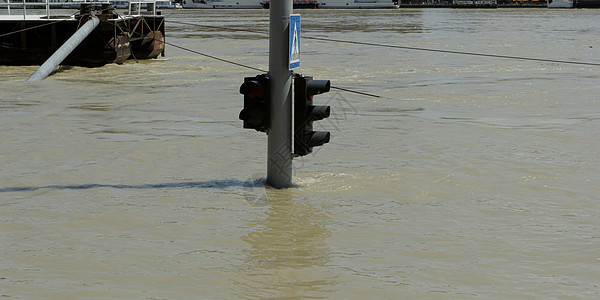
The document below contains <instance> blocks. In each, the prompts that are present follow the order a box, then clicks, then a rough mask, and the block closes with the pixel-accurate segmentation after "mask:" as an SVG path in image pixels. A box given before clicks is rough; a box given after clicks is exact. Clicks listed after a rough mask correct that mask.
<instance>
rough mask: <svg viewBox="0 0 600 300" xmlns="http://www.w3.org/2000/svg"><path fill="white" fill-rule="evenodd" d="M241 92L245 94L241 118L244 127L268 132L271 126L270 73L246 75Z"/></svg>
mask: <svg viewBox="0 0 600 300" xmlns="http://www.w3.org/2000/svg"><path fill="white" fill-rule="evenodd" d="M240 94H243V95H244V109H242V111H241V112H240V116H239V118H240V120H243V121H244V128H249V129H255V130H256V131H262V132H267V131H268V130H269V129H270V128H271V119H270V109H269V107H270V102H271V79H270V77H269V75H268V74H260V75H256V76H254V77H245V78H244V83H242V85H241V86H240Z"/></svg>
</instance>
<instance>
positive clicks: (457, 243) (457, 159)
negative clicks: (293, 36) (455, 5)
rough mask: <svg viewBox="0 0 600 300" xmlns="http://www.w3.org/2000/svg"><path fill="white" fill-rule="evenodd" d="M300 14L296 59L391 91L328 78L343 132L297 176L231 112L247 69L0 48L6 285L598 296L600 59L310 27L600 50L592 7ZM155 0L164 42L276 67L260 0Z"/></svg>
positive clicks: (143, 294)
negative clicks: (202, 5) (246, 3)
mask: <svg viewBox="0 0 600 300" xmlns="http://www.w3.org/2000/svg"><path fill="white" fill-rule="evenodd" d="M296 13H299V14H301V16H302V37H303V38H302V40H301V43H302V44H301V51H302V52H301V66H300V69H299V70H298V72H299V73H303V74H306V75H311V76H314V78H315V79H329V80H331V84H332V86H336V87H341V88H345V89H351V90H357V91H360V92H365V93H371V94H375V95H378V96H380V97H379V98H375V97H369V96H365V95H359V94H353V93H348V92H344V91H341V90H335V89H332V91H331V92H329V93H327V94H323V95H319V96H315V102H317V104H327V105H330V106H331V109H332V116H331V117H330V118H329V119H326V120H322V121H319V122H317V123H315V127H316V128H318V130H327V131H330V132H331V142H330V143H329V144H326V145H324V146H322V147H319V148H315V152H314V153H313V154H312V155H309V156H305V157H303V158H299V159H294V169H293V170H294V177H293V183H294V185H295V186H294V187H293V188H289V189H285V190H274V189H270V188H265V187H264V185H263V182H264V178H265V177H266V143H267V139H266V136H265V135H264V134H262V133H258V132H255V131H253V130H244V129H243V128H242V121H240V120H239V119H238V114H239V112H240V110H241V109H242V106H243V96H242V95H240V94H239V86H240V85H241V84H242V82H243V78H244V77H247V76H254V75H256V74H258V73H259V72H258V71H255V70H251V69H246V68H243V67H240V66H238V65H233V64H228V63H224V62H222V61H218V60H214V59H210V58H208V57H206V56H203V55H199V54H197V53H192V52H189V51H185V50H183V49H181V48H176V47H173V46H170V45H167V47H166V57H163V58H159V59H157V60H149V61H139V62H138V63H136V62H135V61H128V62H127V63H125V64H123V65H107V66H104V67H101V68H93V69H90V68H80V67H64V68H62V69H60V70H59V72H57V73H56V74H53V75H52V76H50V77H48V78H47V79H45V80H43V81H40V82H25V80H26V79H27V78H28V77H29V76H30V75H31V74H32V73H33V72H35V70H36V69H37V67H36V66H25V67H12V66H11V67H9V66H0V80H1V81H2V83H0V120H2V126H1V127H0V295H2V297H3V298H6V299H13V298H14V299H65V298H71V299H86V298H98V299H102V298H105V299H114V298H121V299H190V298H191V299H196V298H200V299H265V298H274V299H298V298H306V299H318V298H323V299H398V298H405V299H474V298H479V299H481V298H483V299H597V298H598V297H599V296H600V295H599V294H600V286H599V283H598V282H600V253H599V252H598V249H599V247H600V196H599V195H600V187H599V185H598V183H599V182H600V175H598V170H599V169H600V155H599V154H598V149H600V67H598V66H593V65H577V64H564V63H551V62H536V61H527V60H514V59H502V58H492V57H480V56H472V55H458V54H451V53H443V52H435V51H417V50H407V49H397V48H389V47H375V46H367V45H357V44H352V43H343V42H325V41H320V40H316V39H310V38H311V37H313V38H320V37H323V38H331V39H338V40H345V41H357V42H366V43H373V44H385V45H395V46H405V47H414V48H427V49H440V50H452V51H463V52H474V53H486V54H498V55H507V56H516V57H529V58H544V59H555V60H564V61H579V62H590V63H594V64H598V63H600V37H599V35H598V26H597V24H598V22H597V11H596V10H585V9H583V10H582V9H577V10H575V9H572V10H548V9H494V10H469V9H399V10H297V11H296ZM163 14H164V15H165V16H166V22H167V23H166V24H167V27H166V32H167V33H166V40H167V42H168V43H170V44H172V45H177V46H180V47H183V48H187V49H191V50H194V51H196V52H200V53H204V54H207V55H211V56H217V57H219V58H221V59H224V60H230V61H234V62H236V63H240V64H244V65H248V66H252V67H255V68H258V69H267V68H268V39H267V37H266V35H265V34H264V32H265V31H267V30H268V20H269V16H268V10H165V11H163ZM171 20H172V21H173V22H170V21H171ZM184 23H187V24H184ZM192 24H198V25H210V26H213V27H206V26H193V25H192ZM229 29H234V30H229ZM235 29H237V30H235ZM239 29H243V30H248V29H251V30H255V31H256V33H252V32H248V31H240V30H239Z"/></svg>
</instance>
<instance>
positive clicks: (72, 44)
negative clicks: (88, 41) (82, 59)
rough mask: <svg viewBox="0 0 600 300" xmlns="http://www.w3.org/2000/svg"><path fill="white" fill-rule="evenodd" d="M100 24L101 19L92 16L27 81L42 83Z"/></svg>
mask: <svg viewBox="0 0 600 300" xmlns="http://www.w3.org/2000/svg"><path fill="white" fill-rule="evenodd" d="M98 24H100V19H98V18H97V17H95V16H92V17H91V18H90V19H89V20H88V21H87V22H85V24H83V26H81V28H79V30H77V31H76V32H75V33H74V34H73V35H72V36H71V37H70V38H69V39H68V40H67V41H66V42H65V43H64V44H63V45H62V46H60V48H58V50H56V52H54V54H52V56H50V58H48V59H47V60H46V61H45V62H44V63H43V64H42V65H41V66H40V67H39V68H38V69H37V71H35V73H33V75H31V77H29V79H27V81H40V80H43V79H44V78H46V77H48V75H50V73H52V70H54V68H56V67H57V66H58V65H60V63H61V62H62V61H63V60H65V58H67V56H69V54H71V52H73V50H75V48H77V46H79V44H81V42H82V41H83V40H84V39H85V38H86V37H87V36H88V35H90V33H92V31H94V29H95V28H96V27H98Z"/></svg>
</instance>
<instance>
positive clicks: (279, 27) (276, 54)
mask: <svg viewBox="0 0 600 300" xmlns="http://www.w3.org/2000/svg"><path fill="white" fill-rule="evenodd" d="M269 10H270V12H269V16H270V17H269V75H270V77H271V129H270V130H269V134H268V152H267V183H268V184H269V185H270V186H272V187H274V188H278V189H279V188H287V187H289V186H291V185H292V102H291V98H292V97H291V91H292V89H291V87H292V72H291V71H290V70H289V64H288V47H289V45H288V39H289V33H288V30H289V24H290V14H292V12H293V6H292V0H277V1H271V5H270V9H269Z"/></svg>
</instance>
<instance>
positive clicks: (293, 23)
mask: <svg viewBox="0 0 600 300" xmlns="http://www.w3.org/2000/svg"><path fill="white" fill-rule="evenodd" d="M289 43H290V47H289V55H288V57H289V59H288V61H289V63H290V67H289V69H290V70H292V69H296V68H299V67H300V15H290V42H289Z"/></svg>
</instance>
